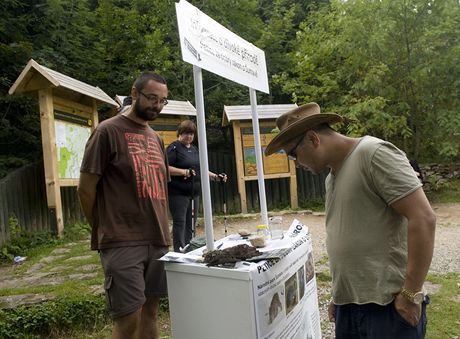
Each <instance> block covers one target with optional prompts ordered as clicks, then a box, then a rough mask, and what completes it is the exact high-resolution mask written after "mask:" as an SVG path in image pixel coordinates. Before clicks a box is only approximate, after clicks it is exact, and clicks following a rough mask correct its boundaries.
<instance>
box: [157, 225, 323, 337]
mask: <svg viewBox="0 0 460 339" xmlns="http://www.w3.org/2000/svg"><path fill="white" fill-rule="evenodd" d="M244 242H245V240H241V238H240V237H239V236H237V235H231V236H229V237H226V238H224V239H222V240H220V241H218V242H217V243H218V244H222V247H221V248H222V249H223V248H226V247H231V246H235V245H237V244H240V243H244ZM276 249H278V250H279V251H278V253H281V259H280V260H279V261H277V262H273V261H261V262H258V263H249V262H240V263H238V265H237V266H236V268H234V269H227V268H217V267H207V266H206V265H204V264H200V263H183V262H174V261H176V259H175V258H178V255H177V253H168V254H167V255H165V257H163V260H164V261H165V269H166V272H167V279H168V293H169V308H170V317H171V325H172V334H173V338H175V339H227V338H228V339H245V338H247V339H252V338H289V339H292V338H308V339H310V338H321V328H320V320H319V310H318V296H317V289H316V280H315V276H314V269H313V267H314V262H313V257H312V245H311V239H310V234H309V233H308V228H307V227H305V226H303V225H301V224H300V223H299V222H298V221H297V220H294V222H293V224H292V225H291V228H290V229H289V231H288V232H287V233H286V235H285V237H284V239H283V240H275V241H270V242H269V243H268V246H267V247H266V248H263V249H261V251H275V250H276ZM202 250H203V249H199V250H196V251H194V252H191V253H190V258H191V257H193V256H194V255H199V254H201V252H202ZM272 253H273V252H272ZM181 258H182V259H183V258H186V257H181ZM182 259H178V260H179V261H180V260H182Z"/></svg>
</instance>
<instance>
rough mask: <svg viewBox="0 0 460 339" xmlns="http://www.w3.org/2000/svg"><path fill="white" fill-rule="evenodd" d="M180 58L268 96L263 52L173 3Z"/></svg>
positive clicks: (190, 8)
mask: <svg viewBox="0 0 460 339" xmlns="http://www.w3.org/2000/svg"><path fill="white" fill-rule="evenodd" d="M176 13H177V22H178V26H179V36H180V45H181V51H182V59H183V60H184V61H185V62H188V63H191V64H192V65H196V66H198V67H200V68H203V69H206V70H208V71H210V72H212V73H215V74H218V75H220V76H222V77H224V78H227V79H229V80H232V81H235V82H237V83H239V84H241V85H244V86H247V87H250V88H252V89H255V90H258V91H261V92H264V93H268V92H269V89H268V78H267V67H266V64H265V53H264V51H262V50H261V49H260V48H257V47H256V46H254V45H253V44H251V43H249V42H247V41H246V40H244V39H242V38H240V37H239V36H238V35H236V34H234V33H233V32H231V31H229V30H228V29H227V28H225V27H224V26H222V25H221V24H219V23H218V22H216V21H214V20H213V19H212V18H210V17H209V16H207V15H206V14H204V13H203V12H201V11H200V10H199V9H198V8H196V7H194V6H192V5H191V4H189V3H188V2H187V1H185V0H181V1H180V2H179V3H176Z"/></svg>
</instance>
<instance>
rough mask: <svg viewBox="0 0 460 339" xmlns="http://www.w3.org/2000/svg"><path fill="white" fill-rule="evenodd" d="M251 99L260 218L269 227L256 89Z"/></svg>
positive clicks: (250, 92) (251, 93)
mask: <svg viewBox="0 0 460 339" xmlns="http://www.w3.org/2000/svg"><path fill="white" fill-rule="evenodd" d="M249 97H250V100H251V114H252V130H253V133H254V148H255V153H256V164H257V181H258V182H259V201H260V216H261V219H262V223H263V224H265V225H268V213H267V200H266V197H265V181H264V164H263V161H262V146H261V144H260V130H259V116H258V114H257V97H256V91H255V89H253V88H249Z"/></svg>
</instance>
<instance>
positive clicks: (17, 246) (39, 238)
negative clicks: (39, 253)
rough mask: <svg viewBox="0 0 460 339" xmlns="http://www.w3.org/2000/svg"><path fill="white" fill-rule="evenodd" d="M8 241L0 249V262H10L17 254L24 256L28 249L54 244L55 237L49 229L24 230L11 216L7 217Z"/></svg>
mask: <svg viewBox="0 0 460 339" xmlns="http://www.w3.org/2000/svg"><path fill="white" fill-rule="evenodd" d="M8 225H9V231H10V242H9V243H8V244H6V245H3V246H2V248H1V249H0V263H1V262H6V261H8V262H11V261H12V260H13V258H14V257H15V256H17V255H20V256H26V255H27V253H28V251H29V250H30V249H33V248H35V247H38V246H41V245H46V244H54V243H56V242H57V240H56V238H55V237H54V236H53V234H52V233H51V232H49V231H34V232H30V231H26V230H24V229H22V228H21V225H19V221H18V219H16V218H15V217H11V218H9V219H8Z"/></svg>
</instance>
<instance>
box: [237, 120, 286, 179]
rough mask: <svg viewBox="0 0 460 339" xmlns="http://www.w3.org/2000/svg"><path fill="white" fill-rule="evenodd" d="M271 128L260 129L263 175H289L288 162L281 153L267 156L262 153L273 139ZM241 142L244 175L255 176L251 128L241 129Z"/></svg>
mask: <svg viewBox="0 0 460 339" xmlns="http://www.w3.org/2000/svg"><path fill="white" fill-rule="evenodd" d="M274 127H275V126H273V127H261V128H260V143H261V147H262V160H263V165H264V173H265V174H281V173H289V172H290V168H289V160H288V158H287V156H286V154H284V153H283V152H278V153H275V154H272V155H269V156H266V155H265V153H264V150H265V147H267V145H268V144H269V143H270V141H271V140H272V139H273V137H274V136H273V134H272V133H271V130H272V129H273V128H274ZM241 140H242V147H243V161H244V174H245V175H246V176H252V175H254V176H255V175H257V166H256V156H255V148H254V135H253V131H252V128H251V127H243V128H241Z"/></svg>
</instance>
